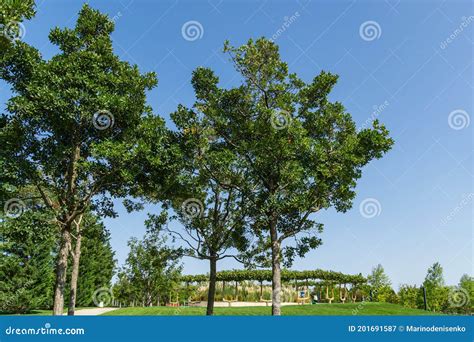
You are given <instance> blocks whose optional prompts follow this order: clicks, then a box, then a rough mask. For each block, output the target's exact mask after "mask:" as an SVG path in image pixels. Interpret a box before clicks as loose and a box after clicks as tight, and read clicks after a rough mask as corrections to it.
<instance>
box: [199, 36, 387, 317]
mask: <svg viewBox="0 0 474 342" xmlns="http://www.w3.org/2000/svg"><path fill="white" fill-rule="evenodd" d="M224 51H225V52H227V53H229V55H230V58H231V61H232V62H233V64H234V66H235V68H236V70H237V72H238V73H239V74H240V76H241V78H242V84H241V85H240V86H238V87H235V88H232V89H224V88H220V87H219V85H218V78H217V77H216V76H215V75H214V73H213V72H212V71H211V70H209V69H203V70H202V71H200V72H196V73H195V75H194V79H193V84H194V87H195V93H196V97H197V102H196V105H195V106H194V108H193V110H194V111H199V112H200V113H201V114H202V115H203V116H204V117H206V120H208V121H209V122H210V126H211V127H212V128H213V130H214V134H215V136H216V137H217V139H220V140H222V141H223V142H225V145H226V148H227V150H228V151H231V153H232V154H233V155H234V156H235V158H237V159H238V160H239V162H238V163H237V165H239V167H240V168H241V170H242V171H243V172H244V176H243V177H244V178H245V179H246V181H247V190H246V191H247V193H248V194H249V201H250V202H251V204H252V208H253V211H252V213H251V216H252V221H253V223H252V228H253V231H254V234H255V235H256V236H257V237H258V239H257V241H258V246H257V248H256V250H260V251H262V252H264V253H263V257H265V256H268V258H269V260H270V262H271V266H272V274H273V277H272V313H273V315H280V301H281V263H282V257H285V260H288V261H290V262H291V260H293V258H294V257H295V256H297V255H298V256H303V255H304V254H305V253H306V252H308V251H309V250H310V249H312V248H316V247H317V246H319V245H320V243H321V240H320V238H319V236H318V235H317V233H318V232H320V231H321V230H322V225H321V224H319V223H317V222H315V221H314V217H313V216H310V215H311V214H313V213H316V212H318V211H320V210H322V209H326V208H329V207H334V208H335V209H336V210H337V211H341V212H345V211H347V210H348V209H350V208H351V205H352V200H353V198H354V197H355V190H354V189H355V186H356V182H357V180H358V179H359V178H360V177H361V175H362V167H363V166H364V165H366V164H367V163H368V162H369V161H371V160H372V159H374V158H381V157H382V155H383V154H384V153H385V152H387V151H388V150H389V149H390V147H391V146H392V144H393V141H392V139H391V138H390V137H389V136H388V131H387V130H386V129H385V127H384V126H383V125H381V124H379V123H378V121H374V123H373V127H372V128H367V129H363V130H361V131H357V129H356V125H355V123H354V121H353V120H352V118H351V116H350V114H349V113H347V111H346V110H345V108H344V107H343V105H342V104H341V103H339V102H331V101H330V100H329V99H328V96H329V93H330V92H331V90H332V88H333V87H334V85H335V84H336V82H337V79H338V77H337V76H336V75H333V74H331V73H328V72H324V71H322V72H321V73H320V74H319V75H318V76H316V77H315V78H314V79H313V80H312V81H311V82H309V83H306V82H304V81H303V80H301V79H300V78H298V77H297V76H296V74H291V73H289V72H288V65H287V64H286V63H285V62H283V61H282V60H281V59H280V55H279V51H278V47H277V45H275V44H274V43H272V42H270V41H269V40H267V39H264V38H261V39H258V40H256V41H253V40H250V41H249V42H248V43H247V44H245V45H243V46H241V47H238V48H235V47H232V46H230V45H229V44H228V43H226V44H225V47H224ZM288 239H293V240H294V243H293V244H292V243H290V242H289V240H288Z"/></svg>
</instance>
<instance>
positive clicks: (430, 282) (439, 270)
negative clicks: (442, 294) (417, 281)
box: [423, 262, 444, 289]
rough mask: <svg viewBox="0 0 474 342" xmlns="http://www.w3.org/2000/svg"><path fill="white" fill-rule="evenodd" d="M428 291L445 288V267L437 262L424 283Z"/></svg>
mask: <svg viewBox="0 0 474 342" xmlns="http://www.w3.org/2000/svg"><path fill="white" fill-rule="evenodd" d="M423 286H425V287H426V289H431V288H436V287H441V286H444V278H443V267H441V264H440V263H439V262H435V263H434V264H433V265H432V266H431V267H430V268H428V272H427V274H426V277H425V281H424V282H423Z"/></svg>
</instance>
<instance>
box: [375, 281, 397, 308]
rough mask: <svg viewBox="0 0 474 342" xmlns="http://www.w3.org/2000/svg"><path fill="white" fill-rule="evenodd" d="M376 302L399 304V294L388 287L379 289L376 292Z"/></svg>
mask: <svg viewBox="0 0 474 342" xmlns="http://www.w3.org/2000/svg"><path fill="white" fill-rule="evenodd" d="M374 299H375V301H377V302H384V303H393V304H398V303H399V298H398V296H397V293H396V292H395V291H394V290H393V289H392V288H391V287H390V286H388V285H383V286H381V287H379V288H378V289H377V291H376V295H375V298H374Z"/></svg>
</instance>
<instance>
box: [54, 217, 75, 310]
mask: <svg viewBox="0 0 474 342" xmlns="http://www.w3.org/2000/svg"><path fill="white" fill-rule="evenodd" d="M70 248H71V230H70V226H66V227H62V230H61V242H60V246H59V255H58V260H57V264H56V284H55V287H54V300H53V315H54V316H60V315H62V314H63V308H64V288H65V286H66V276H67V274H66V272H67V259H68V255H69V250H70Z"/></svg>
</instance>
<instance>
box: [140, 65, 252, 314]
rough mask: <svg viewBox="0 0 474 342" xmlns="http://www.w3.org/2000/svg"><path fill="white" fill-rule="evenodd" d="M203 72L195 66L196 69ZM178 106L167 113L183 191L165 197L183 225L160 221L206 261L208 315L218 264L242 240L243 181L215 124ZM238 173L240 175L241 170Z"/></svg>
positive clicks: (231, 254) (157, 219)
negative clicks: (173, 131)
mask: <svg viewBox="0 0 474 342" xmlns="http://www.w3.org/2000/svg"><path fill="white" fill-rule="evenodd" d="M201 71H203V70H197V71H196V73H199V72H201ZM197 114H198V113H197V112H195V111H192V110H187V109H186V108H184V107H183V106H180V107H179V108H178V110H177V111H176V112H175V113H173V114H172V115H171V117H172V119H173V122H174V123H175V125H176V127H177V128H178V131H177V132H176V134H175V142H176V144H177V145H178V146H179V150H180V151H181V166H182V167H181V173H180V177H178V179H179V180H178V182H179V184H178V186H179V188H181V189H185V190H182V191H180V192H178V193H175V194H174V195H173V196H170V199H169V200H167V201H165V204H166V206H167V207H168V206H171V207H172V208H173V210H174V212H175V213H176V215H173V217H172V218H173V219H178V220H179V222H180V223H181V224H182V227H183V229H178V228H176V229H175V228H170V226H169V225H168V224H167V225H162V226H161V227H162V228H163V229H161V231H165V232H166V233H170V234H171V235H172V236H173V238H175V239H178V240H180V241H181V242H182V243H183V247H184V251H185V252H186V253H185V255H186V256H189V257H193V258H197V259H201V260H207V261H209V287H208V296H207V310H206V313H207V315H212V314H213V312H214V298H215V291H216V281H217V278H216V277H217V263H218V261H219V260H222V259H224V258H228V257H234V258H236V259H237V260H238V258H237V253H238V252H237V250H238V249H240V250H242V249H244V248H245V246H246V245H247V242H246V229H247V227H248V223H247V222H246V218H247V217H246V210H247V206H248V204H247V203H246V196H245V193H244V192H242V191H241V188H240V187H239V184H242V183H243V182H244V179H243V178H242V175H243V174H242V171H241V169H239V168H238V167H236V165H235V162H236V159H235V157H234V156H233V155H232V154H231V153H229V151H228V150H227V149H226V147H225V144H224V143H223V142H222V141H219V140H216V139H214V138H213V133H212V132H213V128H212V126H209V122H208V121H207V120H206V118H203V117H202V116H198V115H197ZM239 172H240V173H239ZM161 217H162V216H157V215H150V218H149V220H148V221H147V224H148V225H149V226H150V225H151V226H154V225H155V223H161V220H160V219H161Z"/></svg>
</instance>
